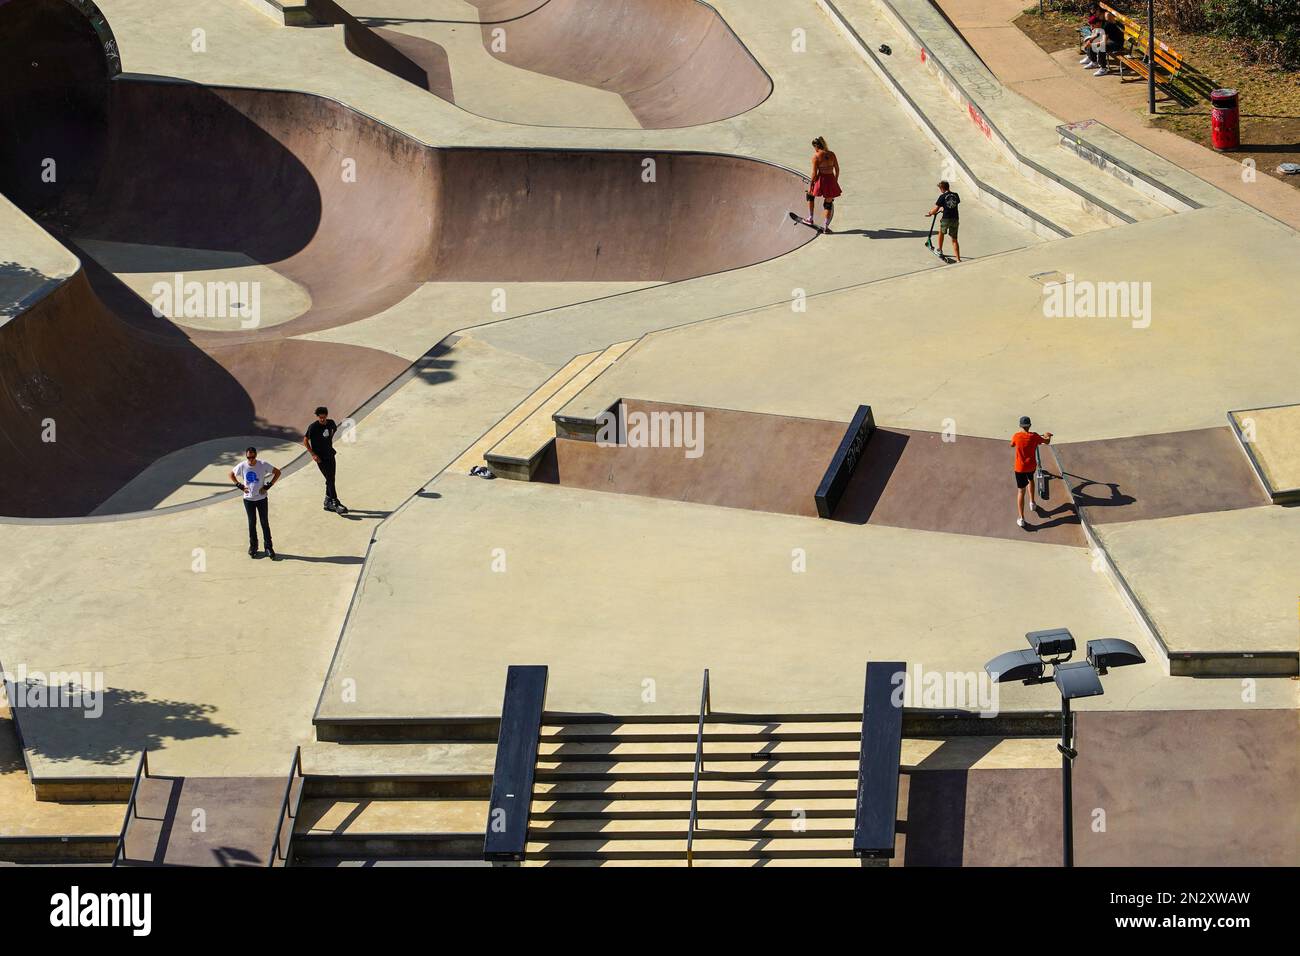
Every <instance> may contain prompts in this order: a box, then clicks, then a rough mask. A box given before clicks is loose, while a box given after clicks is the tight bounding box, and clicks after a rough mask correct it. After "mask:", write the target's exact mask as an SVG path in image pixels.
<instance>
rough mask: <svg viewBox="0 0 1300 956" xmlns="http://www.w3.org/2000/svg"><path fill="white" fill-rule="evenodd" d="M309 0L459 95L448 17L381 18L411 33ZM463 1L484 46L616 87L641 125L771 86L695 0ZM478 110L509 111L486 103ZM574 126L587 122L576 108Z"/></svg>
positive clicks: (735, 109)
mask: <svg viewBox="0 0 1300 956" xmlns="http://www.w3.org/2000/svg"><path fill="white" fill-rule="evenodd" d="M354 6H356V9H355V10H354V9H353V7H354ZM307 7H308V9H309V10H310V11H311V13H312V15H313V16H314V17H315V18H316V19H317V20H319V21H321V22H322V23H331V24H339V25H342V26H343V28H344V43H345V44H346V46H347V48H348V49H349V50H350V51H352V52H353V53H354V54H356V55H357V56H359V57H361V58H362V59H364V60H366V61H368V62H370V63H373V64H374V65H375V66H378V67H380V68H381V69H384V70H387V71H388V72H390V73H392V74H393V75H394V76H398V77H400V78H402V79H404V80H406V81H407V82H409V83H414V84H415V85H417V86H420V87H422V88H424V89H427V90H429V91H430V92H431V93H434V94H435V95H437V96H439V97H441V98H442V99H444V100H447V101H448V102H451V103H455V102H456V96H455V89H454V84H453V71H452V69H451V68H450V67H449V65H448V54H447V50H446V49H445V47H444V45H443V44H442V43H440V42H438V40H439V39H443V40H444V42H445V40H446V39H447V37H446V36H445V35H444V34H445V32H446V31H447V30H448V29H451V28H452V26H453V24H452V23H450V22H444V23H439V22H436V21H435V22H432V23H430V22H428V21H423V20H419V21H403V19H402V18H400V17H392V18H383V20H382V22H384V23H391V24H393V25H394V26H397V27H401V26H403V25H406V26H407V27H408V29H409V28H411V26H412V25H414V23H419V24H420V27H419V28H420V29H421V30H422V31H423V32H424V33H425V34H426V35H423V36H414V35H410V34H407V33H403V32H400V31H398V30H396V29H388V28H385V27H380V26H377V25H375V26H371V25H369V24H371V23H375V24H377V23H378V22H380V18H378V17H370V18H366V17H364V16H363V17H358V16H354V15H353V13H354V12H356V13H363V12H371V11H370V8H369V7H364V9H363V5H354V4H351V3H347V2H344V3H343V4H339V3H336V2H334V0H308V3H307ZM465 7H466V13H467V14H472V13H473V12H475V11H476V12H477V14H478V20H477V22H478V24H479V30H480V32H481V34H482V45H483V50H484V51H485V52H486V53H487V55H489V56H491V57H493V58H495V59H496V60H498V61H500V62H501V63H504V64H507V65H508V66H511V67H515V68H517V69H519V70H524V71H527V72H530V73H537V74H542V75H544V76H549V77H555V78H557V79H560V80H567V81H568V82H571V83H578V84H581V85H583V86H588V87H591V88H593V89H597V90H603V91H606V92H609V93H614V94H617V95H618V96H619V97H621V98H622V99H623V102H624V103H625V104H626V106H627V109H628V111H629V113H630V114H631V117H632V118H633V119H634V120H635V123H636V124H639V125H640V126H641V128H643V129H671V128H676V127H682V126H698V125H703V124H705V123H716V122H719V121H720V120H724V119H728V118H730V117H732V116H736V115H738V114H740V113H744V112H746V111H747V110H751V109H753V108H754V107H755V106H757V105H758V104H760V103H762V102H763V101H764V100H765V99H767V97H768V95H769V94H770V93H771V92H772V81H771V79H770V78H769V77H768V75H767V73H766V72H764V70H763V68H762V67H761V66H759V64H758V62H757V61H756V60H755V59H754V57H753V56H752V55H751V54H750V53H749V51H748V50H747V49H746V48H745V45H744V44H743V43H741V41H740V39H739V38H738V37H737V36H736V35H735V34H734V33H733V32H732V31H731V28H730V27H729V26H728V25H727V23H726V21H725V20H723V19H722V17H721V16H720V15H719V14H718V12H717V11H716V10H714V9H713V8H712V7H711V6H709V5H708V4H705V3H701V2H699V0H467V2H466V4H465ZM385 10H387V8H385ZM471 22H472V21H471ZM467 72H468V71H467ZM486 102H491V100H490V99H489V100H488V101H486ZM477 111H478V112H480V113H483V114H484V115H487V116H490V117H492V118H495V119H509V118H510V117H506V116H502V115H499V114H494V112H493V111H492V110H491V109H490V108H485V107H483V106H480V107H479V108H478V110H477ZM572 125H574V126H584V125H588V121H587V120H585V119H584V118H582V117H579V116H575V117H574V119H573V122H572ZM596 125H600V124H596Z"/></svg>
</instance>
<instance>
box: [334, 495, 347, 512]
mask: <svg viewBox="0 0 1300 956" xmlns="http://www.w3.org/2000/svg"><path fill="white" fill-rule="evenodd" d="M334 512H335V513H336V514H341V515H345V514H347V513H348V508H347V505H345V504H344V503H343V502H341V501H339V500H338V499H337V498H335V499H334Z"/></svg>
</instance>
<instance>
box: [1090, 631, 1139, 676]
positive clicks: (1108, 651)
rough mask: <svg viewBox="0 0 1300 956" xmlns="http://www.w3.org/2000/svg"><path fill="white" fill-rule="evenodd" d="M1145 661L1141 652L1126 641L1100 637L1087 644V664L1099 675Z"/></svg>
mask: <svg viewBox="0 0 1300 956" xmlns="http://www.w3.org/2000/svg"><path fill="white" fill-rule="evenodd" d="M1146 662H1147V659H1146V658H1145V657H1143V656H1142V652H1141V651H1139V650H1138V649H1137V648H1136V647H1134V646H1133V645H1132V644H1130V643H1129V642H1128V641H1121V640H1120V639H1119V638H1117V637H1102V638H1098V639H1097V640H1095V641H1089V642H1088V663H1089V664H1091V665H1092V666H1093V667H1095V668H1097V672H1098V673H1100V674H1104V673H1106V671H1107V670H1109V669H1110V668H1112V667H1125V666H1127V665H1129V664H1145V663H1146Z"/></svg>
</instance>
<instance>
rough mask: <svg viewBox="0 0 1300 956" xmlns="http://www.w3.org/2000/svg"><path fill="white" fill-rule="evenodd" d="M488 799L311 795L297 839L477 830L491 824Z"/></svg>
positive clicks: (301, 813) (300, 816) (480, 831)
mask: <svg viewBox="0 0 1300 956" xmlns="http://www.w3.org/2000/svg"><path fill="white" fill-rule="evenodd" d="M487 808H488V802H487V801H486V800H482V799H476V798H472V797H448V798H443V799H432V800H429V799H405V800H403V799H397V800H394V799H379V800H366V799H362V800H348V799H344V800H332V799H316V798H312V799H307V800H304V801H303V802H302V804H301V806H300V807H299V809H298V817H297V820H296V821H295V823H294V828H293V832H294V839H299V838H301V837H304V836H323V835H335V836H337V835H339V834H365V833H477V834H480V835H482V834H483V833H484V832H485V830H486V827H487V812H488V809H487Z"/></svg>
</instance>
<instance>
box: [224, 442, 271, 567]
mask: <svg viewBox="0 0 1300 956" xmlns="http://www.w3.org/2000/svg"><path fill="white" fill-rule="evenodd" d="M244 456H245V460H244V461H241V462H240V463H239V464H238V465H236V466H235V467H234V468H232V469H231V471H230V480H231V481H233V482H234V483H235V484H236V485H238V486H239V490H240V491H242V492H243V493H244V511H245V512H246V513H247V514H248V556H249V557H250V558H255V557H257V521H258V519H259V518H260V519H261V522H262V541H263V543H265V545H266V556H267V557H268V558H270V559H271V560H272V561H274V560H275V548H273V547H272V546H271V517H270V506H269V503H268V502H267V500H266V493H267V492H268V491H270V490H271V489H272V488H274V487H275V483H276V482H277V481H279V480H280V469H279V468H276V467H275V466H274V465H272V464H271V463H270V462H266V461H262V460H261V459H260V458H258V457H257V449H256V448H254V447H252V446H251V445H250V446H249V447H248V448H246V449H244Z"/></svg>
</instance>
